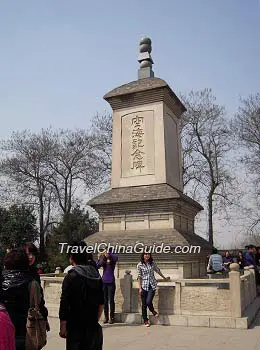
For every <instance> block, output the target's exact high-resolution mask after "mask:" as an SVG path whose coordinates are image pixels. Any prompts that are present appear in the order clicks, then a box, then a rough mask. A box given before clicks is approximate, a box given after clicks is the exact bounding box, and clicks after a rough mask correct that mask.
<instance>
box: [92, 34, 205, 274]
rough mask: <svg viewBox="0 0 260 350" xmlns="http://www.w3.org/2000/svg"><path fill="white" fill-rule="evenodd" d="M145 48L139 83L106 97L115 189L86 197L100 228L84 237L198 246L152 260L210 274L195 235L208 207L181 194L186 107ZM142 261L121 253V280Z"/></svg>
mask: <svg viewBox="0 0 260 350" xmlns="http://www.w3.org/2000/svg"><path fill="white" fill-rule="evenodd" d="M139 48H140V54H139V58H138V61H139V63H140V67H139V70H138V80H136V81H133V82H130V83H128V84H125V85H122V86H119V87H117V88H115V89H113V90H112V91H110V92H108V93H107V94H106V95H105V96H104V99H105V100H106V101H107V102H108V103H109V104H110V106H111V107H112V109H113V143H112V178H111V188H110V190H109V191H107V192H105V193H103V194H101V195H99V196H97V197H95V198H93V199H91V200H90V201H89V202H88V205H90V206H91V207H93V208H94V209H95V210H96V211H97V213H98V214H99V232H97V233H95V234H93V235H91V236H89V237H87V239H86V241H87V243H88V244H89V245H94V244H95V243H105V242H106V243H110V245H113V246H116V245H120V246H134V245H135V243H136V242H139V243H141V244H140V245H139V247H141V246H142V245H145V246H153V247H155V246H157V247H158V246H159V245H161V244H163V245H164V246H166V245H167V246H170V247H172V249H174V247H176V246H185V247H192V246H200V252H198V249H197V250H196V252H194V251H189V253H188V252H187V253H186V254H185V252H181V253H180V252H179V253H170V252H168V253H162V252H158V253H157V254H154V258H155V259H156V261H157V263H158V264H159V265H160V267H161V269H162V270H163V272H164V273H165V274H167V275H168V276H171V278H173V279H175V278H191V277H193V278H196V277H200V276H204V275H205V273H206V255H208V254H209V253H210V252H211V246H210V244H209V243H208V242H207V241H206V240H204V239H203V238H202V237H200V236H198V235H196V234H195V232H194V219H195V216H196V214H197V213H198V212H199V211H200V210H202V209H203V208H202V207H201V205H200V204H199V203H197V202H196V201H194V200H193V199H191V198H189V197H188V196H186V195H185V194H184V193H183V183H182V164H181V144H180V118H181V115H182V113H183V112H185V110H186V109H185V106H184V105H183V104H182V102H181V101H180V100H179V98H178V97H177V96H176V95H175V93H174V92H173V91H172V89H171V88H170V87H169V85H168V84H167V83H166V82H165V81H164V80H162V79H160V78H156V77H154V72H153V70H152V65H153V60H152V57H151V51H152V45H151V40H150V39H149V38H144V39H142V40H141V41H140V46H139ZM185 249H186V250H187V249H188V248H185ZM191 249H192V248H191ZM128 252H129V251H128ZM139 258H140V254H138V252H133V253H130V254H129V253H126V252H122V253H121V252H120V253H119V264H118V266H119V270H118V277H121V276H122V274H123V273H124V271H125V269H130V270H132V272H134V271H135V268H136V264H137V263H138V261H139Z"/></svg>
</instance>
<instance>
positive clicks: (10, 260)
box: [2, 249, 33, 350]
mask: <svg viewBox="0 0 260 350" xmlns="http://www.w3.org/2000/svg"><path fill="white" fill-rule="evenodd" d="M32 281H33V276H32V274H31V273H30V272H29V259H28V256H27V254H26V252H25V251H24V250H23V249H13V250H11V251H10V252H9V253H8V254H6V256H5V259H4V270H3V272H2V301H3V304H4V305H5V308H6V310H7V312H8V314H9V316H10V318H11V321H12V323H13V325H14V327H15V341H16V350H25V337H26V321H27V315H28V310H29V307H30V286H31V282H32Z"/></svg>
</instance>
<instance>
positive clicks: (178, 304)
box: [173, 281, 181, 315]
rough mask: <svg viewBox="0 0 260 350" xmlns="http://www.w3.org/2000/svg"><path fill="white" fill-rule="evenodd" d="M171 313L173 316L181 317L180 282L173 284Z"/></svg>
mask: <svg viewBox="0 0 260 350" xmlns="http://www.w3.org/2000/svg"><path fill="white" fill-rule="evenodd" d="M173 311H174V314H175V315H181V282H178V281H176V282H175V295H174V306H173Z"/></svg>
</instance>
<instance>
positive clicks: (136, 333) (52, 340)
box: [45, 313, 260, 350]
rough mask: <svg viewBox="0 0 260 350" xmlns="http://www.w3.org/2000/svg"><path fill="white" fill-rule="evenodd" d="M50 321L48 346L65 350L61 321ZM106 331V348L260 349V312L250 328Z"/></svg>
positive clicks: (116, 326)
mask: <svg viewBox="0 0 260 350" xmlns="http://www.w3.org/2000/svg"><path fill="white" fill-rule="evenodd" d="M50 324H51V328H52V330H51V332H50V333H48V345H47V347H46V348H45V349H46V350H63V349H64V350H65V341H64V340H63V339H61V338H59V336H58V330H59V323H58V320H57V319H54V318H53V319H50ZM103 334H104V348H103V349H104V350H115V349H123V348H124V349H125V350H139V349H142V350H146V349H149V350H154V349H157V350H158V349H160V350H161V349H162V350H163V349H175V350H208V349H209V348H210V349H211V350H219V349H221V350H233V349H236V350H245V349H250V350H255V349H260V313H259V314H258V316H257V318H256V320H255V322H254V324H253V326H252V327H251V328H250V329H248V330H237V329H219V328H200V327H199V328H196V327H193V328H188V327H175V326H151V327H150V328H145V327H144V326H140V325H138V326H134V325H130V326H126V325H120V324H114V325H105V326H104V327H103Z"/></svg>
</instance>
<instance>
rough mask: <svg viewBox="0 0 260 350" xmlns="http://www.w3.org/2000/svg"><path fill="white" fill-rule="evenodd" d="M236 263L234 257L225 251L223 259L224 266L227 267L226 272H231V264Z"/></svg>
mask: <svg viewBox="0 0 260 350" xmlns="http://www.w3.org/2000/svg"><path fill="white" fill-rule="evenodd" d="M233 262H234V260H233V257H232V256H231V255H230V253H229V251H228V250H226V251H225V256H224V257H223V264H224V267H225V270H229V266H230V264H232V263H233Z"/></svg>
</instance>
